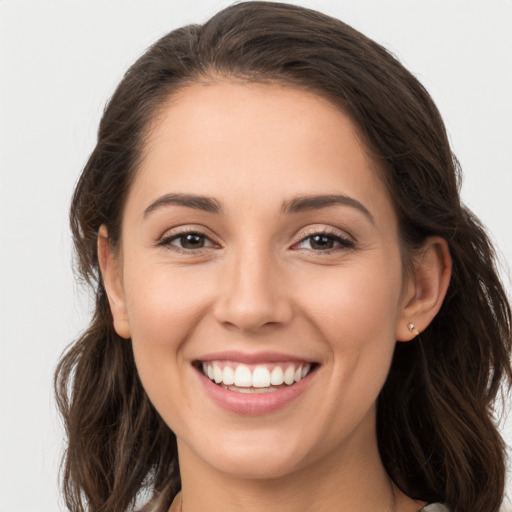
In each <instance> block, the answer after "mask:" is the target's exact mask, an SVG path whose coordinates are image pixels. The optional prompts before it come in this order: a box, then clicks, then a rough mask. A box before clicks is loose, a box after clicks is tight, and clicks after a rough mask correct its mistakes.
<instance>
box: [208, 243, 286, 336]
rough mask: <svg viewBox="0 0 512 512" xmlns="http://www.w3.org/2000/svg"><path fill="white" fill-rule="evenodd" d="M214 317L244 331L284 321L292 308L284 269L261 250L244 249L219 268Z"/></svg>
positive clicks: (282, 323)
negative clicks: (220, 269) (281, 269)
mask: <svg viewBox="0 0 512 512" xmlns="http://www.w3.org/2000/svg"><path fill="white" fill-rule="evenodd" d="M219 281H220V282H219V283H218V285H219V286H218V298H217V301H216V304H215V307H214V315H215V317H216V319H217V321H218V322H219V323H221V324H223V325H224V326H225V327H228V328H233V329H237V330H240V331H244V332H251V333H256V332H261V331H262V330H268V329H269V328H272V327H274V328H275V327H278V326H283V325H286V324H287V323H288V322H289V321H290V320H291V318H292V316H293V308H292V303H291V300H290V298H289V297H288V293H287V290H286V283H285V282H284V279H283V273H282V272H280V269H279V268H278V266H277V265H276V263H275V261H273V260H272V258H271V257H270V256H269V255H268V254H265V253H263V251H259V252H256V251H244V253H241V254H238V255H237V256H234V257H233V259H232V260H231V261H229V263H226V266H224V267H223V269H222V271H221V272H220V276H219Z"/></svg>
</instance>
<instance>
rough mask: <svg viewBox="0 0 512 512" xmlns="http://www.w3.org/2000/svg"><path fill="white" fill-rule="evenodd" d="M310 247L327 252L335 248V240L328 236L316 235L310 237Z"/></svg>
mask: <svg viewBox="0 0 512 512" xmlns="http://www.w3.org/2000/svg"><path fill="white" fill-rule="evenodd" d="M309 245H310V246H311V249H314V250H315V251H325V250H326V249H332V248H333V247H334V239H333V238H332V237H330V236H326V235H315V236H312V237H310V241H309Z"/></svg>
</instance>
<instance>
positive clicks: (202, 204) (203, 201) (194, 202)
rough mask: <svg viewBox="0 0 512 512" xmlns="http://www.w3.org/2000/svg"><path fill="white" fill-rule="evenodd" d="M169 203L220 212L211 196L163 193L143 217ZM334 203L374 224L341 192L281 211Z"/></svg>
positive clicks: (289, 203)
mask: <svg viewBox="0 0 512 512" xmlns="http://www.w3.org/2000/svg"><path fill="white" fill-rule="evenodd" d="M169 205H177V206H185V207H187V208H193V209H196V210H201V211H204V212H208V213H222V207H221V204H220V202H219V201H218V200H217V199H215V198H212V197H206V196H197V195H194V194H179V193H171V194H165V195H163V196H161V197H159V198H158V199H156V200H155V201H153V202H152V203H151V204H150V205H149V206H148V207H147V208H146V209H145V210H144V217H147V216H148V215H149V214H150V213H152V212H154V211H155V210H158V209H159V208H163V207H165V206H169ZM335 205H342V206H349V207H351V208H355V209H356V210H359V211H360V212H362V213H363V214H364V215H365V216H366V217H367V218H368V220H369V221H370V222H371V223H372V224H375V218H374V216H373V215H372V214H371V213H370V211H369V210H368V209H367V208H366V207H365V206H364V205H363V204H362V203H360V202H359V201H358V200H357V199H354V198H353V197H350V196H345V195H342V194H324V195H312V196H300V197H295V198H293V199H291V200H289V201H286V202H284V203H283V205H282V207H281V211H282V212H283V213H285V214H293V213H301V212H305V211H309V210H320V209H322V208H329V207H331V206H335Z"/></svg>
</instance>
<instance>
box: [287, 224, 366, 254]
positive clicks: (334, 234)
mask: <svg viewBox="0 0 512 512" xmlns="http://www.w3.org/2000/svg"><path fill="white" fill-rule="evenodd" d="M315 235H321V236H327V237H331V238H333V239H335V240H337V241H338V243H340V247H337V248H331V249H326V250H324V251H313V250H312V249H309V250H311V251H312V252H317V253H329V252H334V251H340V250H349V249H352V248H354V247H355V245H356V239H355V238H354V237H353V236H352V235H350V234H349V233H347V232H346V231H343V230H339V229H336V228H333V227H330V226H314V227H309V228H306V229H305V230H302V231H300V232H299V233H298V235H297V240H296V241H295V242H294V243H293V244H292V249H293V248H296V247H297V246H298V245H299V244H301V243H302V242H304V241H305V240H307V239H308V238H311V237H313V236H315ZM295 250H300V249H299V248H296V249H295ZM305 250H308V249H305Z"/></svg>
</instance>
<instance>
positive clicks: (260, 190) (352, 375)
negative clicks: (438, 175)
mask: <svg viewBox="0 0 512 512" xmlns="http://www.w3.org/2000/svg"><path fill="white" fill-rule="evenodd" d="M110 258H111V260H112V261H111V262H110V263H109V264H108V265H104V267H105V268H104V270H105V271H106V272H107V273H108V275H109V276H110V277H108V276H107V277H108V279H107V281H108V283H107V285H108V289H109V290H108V291H109V299H110V302H111V306H112V310H113V314H114V318H115V326H116V329H117V331H118V332H119V333H120V334H121V335H122V336H124V337H131V339H132V343H133V349H134V354H135V359H136V364H137V369H138V372H139V374H140V378H141V380H142V383H143V386H144V388H145V390H146V391H147V394H148V396H149V397H150V399H151V401H152V402H153V404H154V405H155V407H156V409H157V410H158V412H159V413H160V415H161V416H162V417H163V419H164V420H165V421H166V423H167V424H168V425H169V426H170V427H171V428H172V430H173V431H174V432H175V433H176V436H177V438H178V445H179V450H180V456H183V457H188V458H189V459H190V460H192V459H194V460H195V461H196V463H197V464H202V465H204V466H207V467H209V468H212V469H213V470H215V471H221V472H223V473H228V474H237V475H245V476H249V477H251V476H252V477H262V476H280V475H285V474H287V473H290V472H293V471H297V470H300V469H303V468H306V467H308V466H310V465H312V464H316V463H318V462H321V461H326V460H328V459H329V458H333V460H334V459H337V460H339V458H340V457H343V456H344V457H350V454H352V453H355V452H358V453H359V452H361V451H364V450H365V449H367V447H369V446H375V403H376V399H377V396H378V394H379V391H380V389H381V388H382V386H383V384H384V382H385V379H386V376H387V372H388V369H389V366H390V362H391V358H392V354H393V349H394V346H395V343H396V340H397V337H400V335H399V332H398V331H399V329H400V328H399V327H398V326H402V325H406V324H407V322H408V321H409V320H410V319H409V318H407V315H406V302H407V298H406V297H404V289H406V288H407V287H406V286H404V276H403V271H402V263H401V257H400V248H399V240H398V232H397V219H396V216H395V213H394V210H393V207H392V203H391V200H390V198H389V195H388V192H387V190H386V188H385V186H384V184H383V183H382V181H381V179H380V178H379V176H378V171H377V169H376V166H375V164H374V163H373V162H372V161H371V159H370V158H369V157H368V155H367V154H366V152H365V147H364V145H363V144H362V143H361V141H360V138H359V137H358V133H357V130H356V128H355V126H354V125H353V123H352V122H351V121H350V120H349V118H348V117H347V116H346V115H344V114H343V113H342V112H341V111H339V110H338V109H336V108H335V107H334V106H333V105H331V104H330V103H329V102H327V101H326V100H324V99H322V98H320V97H318V96H316V95H314V94H313V93H310V92H305V91H301V90H297V89H292V88H285V87H281V86H278V85H261V84H260V85H258V84H250V85H247V84H238V83H227V82H217V83H211V84H209V85H192V86H189V87H187V88H186V89H184V90H182V91H181V92H180V93H179V94H177V95H175V96H173V97H172V98H171V99H170V101H169V103H168V104H167V106H166V107H165V108H164V109H163V110H162V112H161V115H160V116H159V117H158V119H156V120H155V122H154V125H153V129H152V131H151V135H150V137H149V140H148V142H147V145H146V147H145V152H144V159H143V162H142V164H141V167H140V169H139V170H138V173H137V175H136V179H135V180H134V183H133V186H132V189H131V191H130V193H129V196H128V199H127V203H126V207H125V211H124V217H123V224H122V241H121V247H120V251H119V253H118V254H116V255H115V256H113V255H111V256H110ZM107 267H108V268H107ZM113 268H115V269H116V270H112V269H113ZM127 342H128V341H127Z"/></svg>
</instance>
